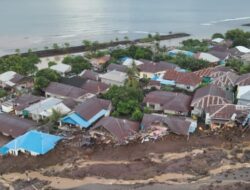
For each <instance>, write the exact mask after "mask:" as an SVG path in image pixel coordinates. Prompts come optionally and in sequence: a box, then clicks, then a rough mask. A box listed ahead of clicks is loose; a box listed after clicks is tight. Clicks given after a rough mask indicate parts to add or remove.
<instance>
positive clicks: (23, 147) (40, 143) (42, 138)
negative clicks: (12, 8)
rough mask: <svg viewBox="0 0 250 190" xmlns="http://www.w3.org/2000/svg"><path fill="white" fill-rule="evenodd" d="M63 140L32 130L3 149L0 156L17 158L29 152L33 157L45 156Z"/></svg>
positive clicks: (0, 150)
mask: <svg viewBox="0 0 250 190" xmlns="http://www.w3.org/2000/svg"><path fill="white" fill-rule="evenodd" d="M61 139H62V137H59V136H55V135H50V134H46V133H42V132H39V131H36V130H32V131H29V132H27V133H25V134H24V135H22V136H19V137H17V138H15V139H14V140H12V141H10V142H9V143H8V144H6V145H4V146H3V147H1V148H0V154H1V155H6V154H13V155H16V156H17V155H18V153H19V152H23V153H26V152H28V153H30V154H31V155H33V156H37V155H43V154H46V153H47V152H49V151H50V150H52V149H54V147H55V145H56V144H57V142H58V141H60V140H61Z"/></svg>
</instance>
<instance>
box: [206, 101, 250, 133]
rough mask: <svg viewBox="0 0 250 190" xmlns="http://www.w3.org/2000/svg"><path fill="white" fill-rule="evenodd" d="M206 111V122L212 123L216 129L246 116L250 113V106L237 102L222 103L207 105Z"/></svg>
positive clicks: (212, 126)
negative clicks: (240, 104) (236, 103)
mask: <svg viewBox="0 0 250 190" xmlns="http://www.w3.org/2000/svg"><path fill="white" fill-rule="evenodd" d="M205 112H206V120H205V123H206V124H207V125H210V126H211V128H212V129H215V128H218V127H220V126H222V125H224V124H225V123H227V122H230V121H237V120H238V119H240V118H245V117H246V116H247V115H248V114H249V113H250V107H249V106H239V105H235V104H220V105H211V106H209V107H207V108H206V110H205Z"/></svg>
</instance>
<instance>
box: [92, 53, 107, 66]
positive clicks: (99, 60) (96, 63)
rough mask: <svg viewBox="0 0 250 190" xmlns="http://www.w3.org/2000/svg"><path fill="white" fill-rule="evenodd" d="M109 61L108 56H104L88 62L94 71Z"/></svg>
mask: <svg viewBox="0 0 250 190" xmlns="http://www.w3.org/2000/svg"><path fill="white" fill-rule="evenodd" d="M110 59H111V56H110V55H105V56H102V57H98V58H93V59H91V60H90V63H91V64H92V66H93V67H94V68H96V69H100V68H102V67H103V66H104V65H105V64H106V63H108V62H109V61H110Z"/></svg>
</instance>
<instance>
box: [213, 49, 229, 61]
mask: <svg viewBox="0 0 250 190" xmlns="http://www.w3.org/2000/svg"><path fill="white" fill-rule="evenodd" d="M208 53H210V54H211V55H213V56H215V57H218V58H219V59H220V60H221V61H223V60H225V59H226V58H228V57H229V55H230V53H229V51H217V50H210V51H209V52H208Z"/></svg>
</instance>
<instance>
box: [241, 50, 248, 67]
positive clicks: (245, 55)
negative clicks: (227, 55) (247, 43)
mask: <svg viewBox="0 0 250 190" xmlns="http://www.w3.org/2000/svg"><path fill="white" fill-rule="evenodd" d="M241 60H242V61H243V62H244V64H245V65H249V64H250V53H247V54H244V55H242V56H241Z"/></svg>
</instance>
